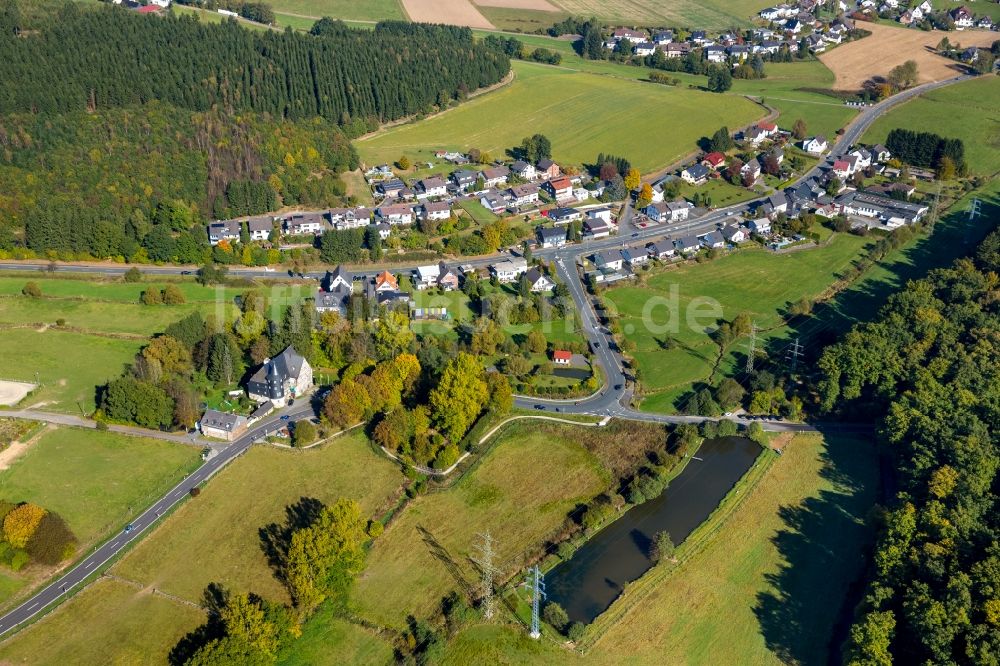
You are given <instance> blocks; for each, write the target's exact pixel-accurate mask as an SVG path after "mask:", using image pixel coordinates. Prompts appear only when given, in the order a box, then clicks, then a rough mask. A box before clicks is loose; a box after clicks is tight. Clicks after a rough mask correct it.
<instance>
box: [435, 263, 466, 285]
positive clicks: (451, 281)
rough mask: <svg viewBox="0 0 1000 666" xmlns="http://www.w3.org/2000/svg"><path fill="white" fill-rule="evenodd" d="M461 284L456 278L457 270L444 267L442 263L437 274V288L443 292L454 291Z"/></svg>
mask: <svg viewBox="0 0 1000 666" xmlns="http://www.w3.org/2000/svg"><path fill="white" fill-rule="evenodd" d="M460 284H461V279H460V278H459V276H458V269H456V268H452V267H450V266H446V265H445V263H444V262H443V261H442V262H441V266H440V272H439V273H438V279H437V286H438V289H441V290H443V291H455V290H456V289H458V287H459V285H460Z"/></svg>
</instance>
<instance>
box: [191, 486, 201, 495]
mask: <svg viewBox="0 0 1000 666" xmlns="http://www.w3.org/2000/svg"><path fill="white" fill-rule="evenodd" d="M188 495H190V496H191V497H197V496H198V495H201V488H198V487H194V488H192V489H191V490H189V491H188Z"/></svg>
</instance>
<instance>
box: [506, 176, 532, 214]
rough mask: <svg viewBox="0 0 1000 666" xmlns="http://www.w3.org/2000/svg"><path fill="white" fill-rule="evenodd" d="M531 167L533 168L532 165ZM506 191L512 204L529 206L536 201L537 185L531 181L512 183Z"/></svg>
mask: <svg viewBox="0 0 1000 666" xmlns="http://www.w3.org/2000/svg"><path fill="white" fill-rule="evenodd" d="M531 168H532V169H534V167H531ZM507 192H508V193H509V196H510V200H511V203H512V204H513V205H514V206H517V207H520V206H529V205H531V204H537V203H538V185H535V184H533V183H524V184H522V185H514V186H513V187H511V188H510V189H509V190H507Z"/></svg>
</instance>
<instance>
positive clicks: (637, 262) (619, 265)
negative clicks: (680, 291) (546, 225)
mask: <svg viewBox="0 0 1000 666" xmlns="http://www.w3.org/2000/svg"><path fill="white" fill-rule="evenodd" d="M749 238H750V230H749V229H745V228H743V227H740V226H737V225H726V226H724V227H722V228H721V229H718V230H716V231H711V232H708V233H705V234H701V235H691V236H683V237H681V238H676V239H671V238H663V239H661V240H657V241H651V242H648V243H645V244H637V245H626V246H624V247H621V248H613V249H609V250H603V251H601V252H597V253H595V254H593V255H592V256H591V261H592V262H593V264H594V266H595V267H596V268H597V270H598V271H599V272H600V273H599V274H594V275H593V279H595V280H596V281H598V282H606V281H609V280H613V279H616V278H620V277H624V274H623V272H624V271H625V270H626V269H628V270H632V271H634V270H635V269H636V268H637V267H639V266H642V265H643V264H646V263H647V262H649V261H650V260H653V259H656V260H659V261H669V260H672V259H675V258H679V257H689V256H692V255H694V254H697V253H698V252H699V251H701V250H703V249H712V248H723V247H726V246H727V245H738V244H739V243H743V242H745V241H747V240H748V239H749Z"/></svg>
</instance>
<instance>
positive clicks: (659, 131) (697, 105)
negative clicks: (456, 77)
mask: <svg viewBox="0 0 1000 666" xmlns="http://www.w3.org/2000/svg"><path fill="white" fill-rule="evenodd" d="M513 68H514V72H515V74H516V78H515V80H514V81H513V83H511V84H509V85H507V86H505V87H503V88H501V89H499V90H496V91H494V92H491V93H488V94H485V95H482V96H480V97H476V98H474V99H472V100H469V101H468V102H466V103H464V104H462V105H460V106H459V107H457V108H454V109H451V110H448V111H446V112H444V113H442V114H440V115H437V116H434V117H431V118H426V119H424V120H419V121H416V122H413V123H410V124H407V125H402V126H399V127H394V128H390V129H388V130H385V131H383V132H379V133H377V134H375V135H373V136H370V137H368V138H365V139H361V140H359V141H357V142H356V146H357V148H358V151H359V153H360V154H361V157H362V159H363V160H365V161H366V162H367V163H369V164H379V163H383V162H392V161H395V160H396V159H398V158H399V157H400V155H403V154H406V155H407V156H409V157H410V158H411V159H417V160H419V161H428V160H431V161H432V160H433V159H434V158H433V153H434V151H436V150H442V149H458V150H467V149H469V148H472V147H477V148H479V149H481V150H485V151H489V152H490V153H492V154H493V155H495V156H498V157H499V156H502V155H503V154H504V151H505V150H506V149H509V148H511V147H513V146H516V145H518V144H520V142H521V139H522V138H524V137H525V136H527V135H529V134H531V133H535V132H539V133H542V134H545V135H546V136H547V137H549V139H550V140H551V141H552V150H553V157H554V159H556V160H557V161H563V162H566V163H570V164H584V163H589V162H592V161H593V160H594V159H596V157H597V154H598V153H601V152H605V153H613V154H616V155H623V156H627V157H628V158H629V159H630V160H631V162H632V163H633V164H634V165H635V166H636V167H638V168H639V169H640V170H641V171H643V172H648V171H652V170H655V169H656V168H658V167H662V166H664V165H667V164H669V163H671V162H673V161H675V160H676V159H677V158H679V157H681V156H683V155H685V154H687V153H688V152H691V151H692V150H695V149H696V147H697V146H696V141H697V140H698V139H699V138H700V137H703V136H710V135H711V134H712V133H713V132H714V131H715V130H716V129H718V128H719V126H720V125H729V126H731V127H738V126H740V125H744V124H747V123H750V122H751V121H753V120H754V119H755V118H758V117H760V116H762V115H763V110H762V109H761V108H760V107H759V106H757V105H756V104H754V103H752V102H750V101H748V100H744V99H739V98H735V97H732V96H719V95H713V94H710V93H704V92H700V91H695V90H688V89H684V88H671V87H668V86H658V85H650V84H639V83H635V82H632V81H627V80H622V79H618V78H614V77H607V76H594V75H592V74H587V73H582V72H568V71H567V70H565V69H562V68H558V67H549V66H545V65H539V64H534V63H527V62H519V61H515V62H514V63H513Z"/></svg>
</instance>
